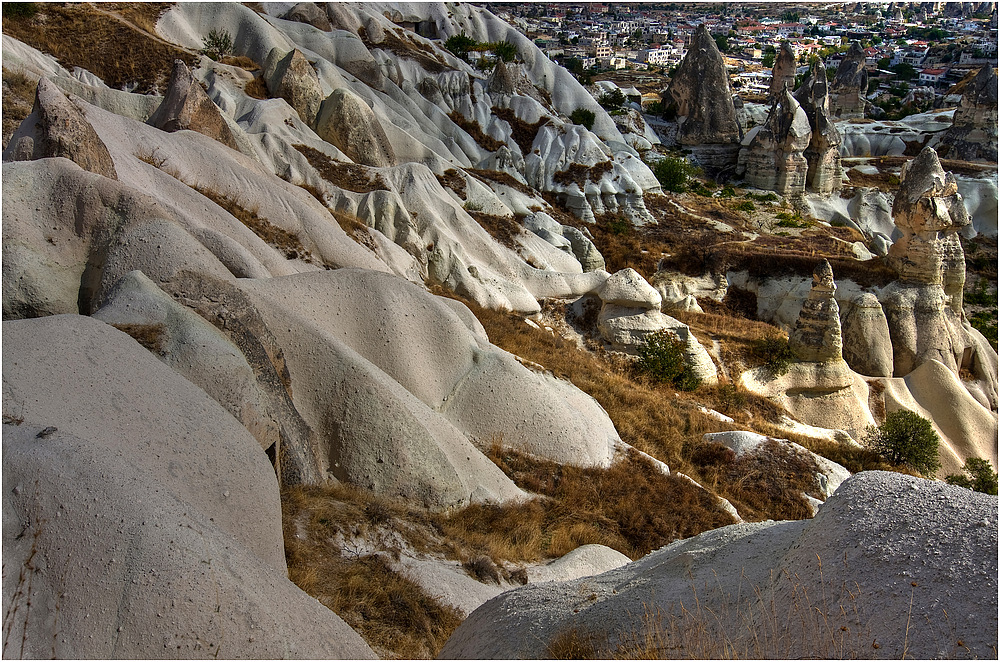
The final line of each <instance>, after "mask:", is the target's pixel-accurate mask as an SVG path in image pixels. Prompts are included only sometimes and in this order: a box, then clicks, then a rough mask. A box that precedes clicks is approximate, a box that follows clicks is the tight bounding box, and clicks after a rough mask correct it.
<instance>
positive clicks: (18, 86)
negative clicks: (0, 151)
mask: <svg viewBox="0 0 1000 662" xmlns="http://www.w3.org/2000/svg"><path fill="white" fill-rule="evenodd" d="M37 87H38V81H35V80H32V79H31V78H28V77H27V76H26V75H25V74H24V72H23V71H20V70H18V69H8V68H7V67H4V68H3V148H4V149H6V148H7V143H8V142H10V138H11V136H12V135H14V131H16V130H17V127H18V126H20V124H21V122H23V121H24V119H25V118H26V117H27V116H28V115H30V114H31V108H32V106H34V103H35V89H36V88H37Z"/></svg>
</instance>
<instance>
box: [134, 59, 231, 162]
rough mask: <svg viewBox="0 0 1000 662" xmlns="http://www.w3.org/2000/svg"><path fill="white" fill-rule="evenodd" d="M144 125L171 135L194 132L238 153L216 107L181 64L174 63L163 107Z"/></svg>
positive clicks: (181, 61)
mask: <svg viewBox="0 0 1000 662" xmlns="http://www.w3.org/2000/svg"><path fill="white" fill-rule="evenodd" d="M147 124H150V125H152V126H155V127H156V128H158V129H162V130H163V131H167V132H171V133H172V132H174V131H181V130H184V129H189V130H191V131H197V132H198V133H201V134H203V135H206V136H208V137H209V138H212V139H214V140H218V141H219V142H220V143H222V144H223V145H226V146H227V147H230V148H232V149H237V150H238V149H239V148H238V147H237V146H236V138H234V137H233V133H232V131H230V129H229V125H228V124H226V121H225V119H223V117H222V112H221V111H220V110H219V107H218V106H216V105H215V103H214V102H213V101H212V100H211V99H209V98H208V95H207V94H206V93H205V90H203V89H202V88H201V85H199V84H198V83H197V82H196V81H195V79H194V76H193V75H191V70H190V69H188V67H187V65H186V64H184V61H183V60H174V68H173V70H172V71H171V72H170V83H168V85H167V93H166V94H165V95H164V96H163V103H161V104H160V106H159V107H158V108H157V109H156V110H155V111H154V112H153V114H152V115H150V117H149V120H147Z"/></svg>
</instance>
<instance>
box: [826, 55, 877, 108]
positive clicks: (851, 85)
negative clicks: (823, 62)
mask: <svg viewBox="0 0 1000 662" xmlns="http://www.w3.org/2000/svg"><path fill="white" fill-rule="evenodd" d="M867 91H868V72H867V71H865V51H864V49H862V48H861V44H859V43H858V42H854V43H853V44H851V48H850V50H848V51H847V53H846V54H845V56H844V59H843V60H841V61H840V67H839V68H838V69H837V75H836V76H835V77H834V79H833V83H832V84H831V85H830V112H831V113H832V115H833V116H834V117H839V118H841V119H852V118H861V117H864V116H865V97H864V94H865V92H867Z"/></svg>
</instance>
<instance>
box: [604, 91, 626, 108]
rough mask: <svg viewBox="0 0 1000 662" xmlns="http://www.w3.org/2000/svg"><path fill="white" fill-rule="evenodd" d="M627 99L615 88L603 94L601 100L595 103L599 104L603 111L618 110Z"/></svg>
mask: <svg viewBox="0 0 1000 662" xmlns="http://www.w3.org/2000/svg"><path fill="white" fill-rule="evenodd" d="M626 101H628V99H626V98H625V93H624V92H622V91H621V90H620V89H618V88H615V89H614V90H612V91H610V92H605V93H604V94H602V95H601V98H600V99H598V100H597V103H599V104H601V107H602V108H604V109H605V110H618V109H619V108H621V107H622V106H624V105H625V102H626Z"/></svg>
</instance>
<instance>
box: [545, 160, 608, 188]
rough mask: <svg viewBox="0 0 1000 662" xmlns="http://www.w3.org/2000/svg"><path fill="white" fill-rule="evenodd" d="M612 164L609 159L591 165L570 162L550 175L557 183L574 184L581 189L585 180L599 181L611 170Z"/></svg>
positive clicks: (584, 184) (585, 182) (585, 183)
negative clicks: (564, 167)
mask: <svg viewBox="0 0 1000 662" xmlns="http://www.w3.org/2000/svg"><path fill="white" fill-rule="evenodd" d="M612 168H613V166H612V165H611V161H601V162H600V163H595V164H594V165H592V166H589V167H588V166H585V165H583V164H580V163H575V162H574V163H570V164H569V167H568V168H566V169H565V170H560V171H559V172H556V173H554V174H553V175H552V180H553V181H554V182H556V183H557V184H562V185H563V186H568V185H569V184H576V185H577V186H579V187H580V190H581V191H582V190H583V187H584V186H586V185H587V182H599V181H601V178H602V177H604V175H606V174H608V173H609V172H611V170H612Z"/></svg>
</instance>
